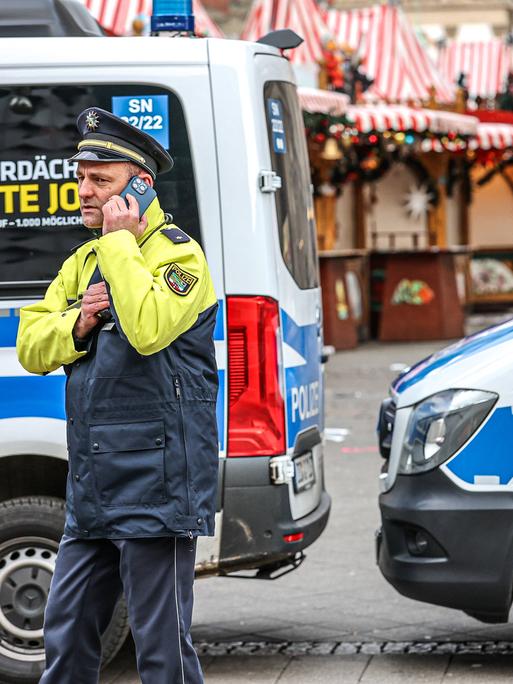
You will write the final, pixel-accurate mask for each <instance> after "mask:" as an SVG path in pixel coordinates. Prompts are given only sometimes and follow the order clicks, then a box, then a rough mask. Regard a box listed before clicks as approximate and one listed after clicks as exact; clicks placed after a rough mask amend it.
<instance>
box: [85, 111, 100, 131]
mask: <svg viewBox="0 0 513 684" xmlns="http://www.w3.org/2000/svg"><path fill="white" fill-rule="evenodd" d="M99 125H100V117H99V116H98V113H97V112H95V111H94V109H91V110H90V111H89V112H87V114H86V126H87V128H88V129H89V130H90V131H94V130H95V129H96V128H98V126H99Z"/></svg>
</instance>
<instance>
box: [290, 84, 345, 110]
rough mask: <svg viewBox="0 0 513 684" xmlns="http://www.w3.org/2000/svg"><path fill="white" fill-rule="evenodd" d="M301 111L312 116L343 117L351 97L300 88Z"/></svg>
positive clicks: (328, 91)
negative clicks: (328, 115) (329, 115)
mask: <svg viewBox="0 0 513 684" xmlns="http://www.w3.org/2000/svg"><path fill="white" fill-rule="evenodd" d="M297 94H298V96H299V104H300V105H301V109H303V111H305V112H310V113H311V114H317V113H319V114H331V115H332V116H342V115H343V114H345V112H346V111H347V107H348V104H349V96H348V95H343V94H342V93H334V92H332V91H330V90H319V89H318V88H298V90H297Z"/></svg>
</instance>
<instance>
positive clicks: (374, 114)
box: [346, 104, 478, 136]
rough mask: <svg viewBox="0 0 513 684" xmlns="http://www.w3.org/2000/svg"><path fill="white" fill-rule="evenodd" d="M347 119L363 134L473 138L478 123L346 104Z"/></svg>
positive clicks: (388, 107)
mask: <svg viewBox="0 0 513 684" xmlns="http://www.w3.org/2000/svg"><path fill="white" fill-rule="evenodd" d="M346 116H347V119H348V120H349V121H353V122H354V125H355V127H356V128H357V129H358V130H359V131H360V132H362V133H369V132H370V131H378V132H382V131H397V132H400V131H415V132H419V133H423V132H427V131H429V132H431V133H434V134H436V135H445V134H447V133H456V134H457V135H464V136H474V135H476V134H477V125H478V121H477V119H476V118H475V117H473V116H467V115H465V114H455V113H454V112H445V111H441V110H436V109H416V108H414V107H407V106H405V105H385V104H381V105H349V107H348V108H347V112H346Z"/></svg>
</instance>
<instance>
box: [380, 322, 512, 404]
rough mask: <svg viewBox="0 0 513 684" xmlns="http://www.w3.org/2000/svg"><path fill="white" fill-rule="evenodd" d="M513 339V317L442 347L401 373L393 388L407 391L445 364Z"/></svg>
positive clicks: (397, 390)
mask: <svg viewBox="0 0 513 684" xmlns="http://www.w3.org/2000/svg"><path fill="white" fill-rule="evenodd" d="M511 339H513V319H511V320H508V321H505V322H504V323H500V324H499V325H494V326H492V327H490V328H486V329H485V330H481V331H479V332H477V333H474V334H473V335H470V336H469V337H464V338H463V339H462V340H459V341H458V342H455V343H454V344H451V345H450V346H449V347H445V348H444V349H441V350H440V351H439V352H436V353H435V354H432V355H431V356H428V357H427V358H425V359H423V360H422V361H419V363H417V364H415V365H414V366H412V367H411V368H410V369H409V370H407V371H406V372H405V373H403V374H402V375H399V376H398V377H397V378H396V379H395V380H394V381H393V383H392V389H393V390H394V391H395V392H396V393H397V394H401V392H405V391H406V390H408V389H410V387H413V386H414V385H416V384H417V383H418V382H420V381H421V380H423V379H424V378H426V377H427V376H428V375H430V374H431V373H435V372H436V373H438V372H443V371H442V369H443V368H444V366H447V365H449V364H453V363H457V362H458V361H459V360H460V359H462V358H468V357H470V356H472V355H474V354H480V353H481V352H483V351H485V350H487V349H490V348H492V347H494V346H495V345H497V344H501V343H502V342H507V341H509V340H511Z"/></svg>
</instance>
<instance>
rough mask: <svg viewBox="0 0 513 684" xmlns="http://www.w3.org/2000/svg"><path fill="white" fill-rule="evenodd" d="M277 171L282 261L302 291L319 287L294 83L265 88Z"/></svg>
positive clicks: (277, 203)
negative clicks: (279, 183)
mask: <svg viewBox="0 0 513 684" xmlns="http://www.w3.org/2000/svg"><path fill="white" fill-rule="evenodd" d="M264 99H265V107H266V115H267V128H268V134H269V147H270V152H271V160H272V167H273V171H275V172H276V173H277V174H278V176H280V177H281V181H282V187H281V189H279V190H277V191H276V194H275V197H276V213H277V217H278V229H279V234H280V247H281V253H282V256H283V260H284V261H285V264H286V266H287V268H288V270H289V271H290V273H291V275H292V277H293V278H294V280H295V281H296V283H297V284H298V286H299V287H300V288H301V289H303V290H304V289H308V288H313V287H318V284H319V276H318V261H317V242H316V231H315V220H314V210H313V202H312V194H311V190H310V182H311V181H310V171H309V168H310V167H309V163H308V153H307V150H306V140H305V132H304V125H303V119H302V116H301V111H300V109H299V106H298V101H297V94H296V88H295V86H293V85H292V84H291V83H284V82H278V81H272V82H269V83H266V85H265V88H264Z"/></svg>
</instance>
